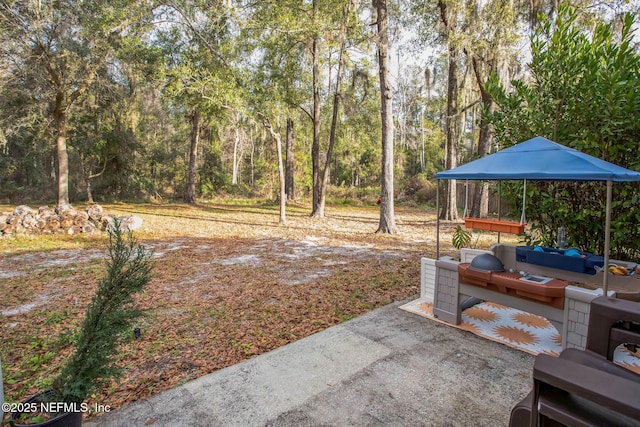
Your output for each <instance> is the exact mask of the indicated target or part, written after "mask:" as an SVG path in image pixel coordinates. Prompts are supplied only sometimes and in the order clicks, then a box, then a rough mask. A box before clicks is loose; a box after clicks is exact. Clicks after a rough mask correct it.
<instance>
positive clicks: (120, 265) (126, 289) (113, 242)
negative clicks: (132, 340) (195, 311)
mask: <svg viewBox="0 0 640 427" xmlns="http://www.w3.org/2000/svg"><path fill="white" fill-rule="evenodd" d="M108 232H109V246H108V259H107V261H106V268H107V269H106V270H107V271H106V274H105V275H104V277H103V278H102V279H101V280H100V281H99V283H98V289H97V290H96V293H95V294H94V296H93V298H92V300H91V303H90V305H89V308H88V309H87V312H86V316H85V319H84V322H83V323H82V326H81V328H80V331H79V334H78V338H77V342H76V345H75V352H74V353H73V354H72V355H71V357H70V358H69V359H68V360H67V361H66V362H65V363H64V365H63V367H62V369H61V371H60V374H59V375H58V377H57V378H56V379H55V380H54V382H53V387H52V390H53V396H54V401H55V400H56V399H58V400H59V401H64V402H69V403H74V402H75V403H81V402H82V401H83V400H84V399H85V398H86V397H87V396H89V395H90V394H91V393H92V392H93V391H94V390H96V389H97V388H98V387H99V386H100V385H101V384H102V383H104V382H105V381H107V380H109V379H110V378H114V377H117V376H118V375H119V374H120V370H119V368H118V367H117V366H116V364H115V361H116V357H115V356H116V353H117V350H118V345H119V344H120V343H121V342H122V341H123V339H124V338H125V332H129V331H130V330H131V327H132V325H133V322H134V321H135V320H136V319H137V318H139V317H140V316H141V314H142V312H141V311H140V309H139V308H138V307H137V306H136V303H135V300H134V295H135V294H136V293H138V292H140V291H141V290H142V289H143V288H144V287H145V286H146V285H147V284H148V283H149V281H150V280H151V272H152V268H153V265H152V252H151V251H149V250H147V249H146V248H144V246H142V245H140V244H138V243H137V242H136V240H135V239H134V238H133V234H132V233H131V231H128V232H126V233H125V232H124V231H123V230H122V228H121V225H120V223H119V222H118V221H115V222H114V225H113V227H112V228H110V229H109V231H108Z"/></svg>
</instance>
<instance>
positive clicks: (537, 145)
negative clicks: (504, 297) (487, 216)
mask: <svg viewBox="0 0 640 427" xmlns="http://www.w3.org/2000/svg"><path fill="white" fill-rule="evenodd" d="M436 178H437V179H465V180H476V181H480V180H498V181H504V180H525V181H526V180H533V181H606V182H607V200H606V216H605V243H604V254H603V255H604V265H605V267H606V266H607V265H608V264H609V251H610V245H611V241H610V230H611V198H612V188H613V182H623V181H640V172H636V171H633V170H630V169H626V168H623V167H621V166H617V165H614V164H613V163H609V162H606V161H604V160H602V159H598V158H596V157H593V156H590V155H588V154H585V153H582V152H580V151H578V150H574V149H573V148H569V147H566V146H564V145H561V144H558V143H556V142H553V141H550V140H548V139H546V138H543V137H540V136H538V137H535V138H532V139H529V140H527V141H524V142H521V143H520V144H517V145H514V146H512V147H509V148H506V149H504V150H500V151H498V152H496V153H494V154H491V155H488V156H486V157H483V158H481V159H478V160H474V161H473V162H469V163H466V164H464V165H462V166H459V167H457V168H454V169H450V170H448V171H443V172H438V173H437V174H436ZM437 187H438V188H439V185H438V186H437ZM436 214H437V218H438V219H437V229H438V230H437V233H438V236H437V243H436V258H439V256H440V207H439V194H438V196H437V199H436ZM607 276H608V274H607V272H606V271H605V274H604V276H603V292H604V295H606V294H607V291H608V279H607Z"/></svg>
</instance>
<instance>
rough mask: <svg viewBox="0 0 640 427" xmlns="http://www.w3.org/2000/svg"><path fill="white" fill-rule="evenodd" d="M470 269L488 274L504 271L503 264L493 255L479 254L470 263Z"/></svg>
mask: <svg viewBox="0 0 640 427" xmlns="http://www.w3.org/2000/svg"><path fill="white" fill-rule="evenodd" d="M470 267H471V268H473V269H474V270H480V271H490V272H495V273H498V272H502V271H504V264H502V261H500V260H499V259H498V257H496V256H495V255H492V254H480V255H478V256H476V257H475V258H474V259H473V260H472V261H471V265H470Z"/></svg>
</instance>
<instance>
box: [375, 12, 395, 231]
mask: <svg viewBox="0 0 640 427" xmlns="http://www.w3.org/2000/svg"><path fill="white" fill-rule="evenodd" d="M373 11H374V18H375V22H376V24H377V29H378V37H377V38H376V44H377V46H378V68H379V73H380V100H381V109H380V111H381V112H380V115H381V118H382V174H381V175H382V176H381V196H380V223H379V225H378V230H377V231H376V233H389V234H395V233H397V232H398V228H397V227H396V220H395V212H394V200H393V190H394V186H393V104H392V94H391V81H390V75H389V16H388V14H387V2H386V0H373Z"/></svg>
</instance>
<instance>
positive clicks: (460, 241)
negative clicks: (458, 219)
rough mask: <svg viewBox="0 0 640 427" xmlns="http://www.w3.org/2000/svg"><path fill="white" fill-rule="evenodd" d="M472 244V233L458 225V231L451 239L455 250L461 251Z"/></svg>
mask: <svg viewBox="0 0 640 427" xmlns="http://www.w3.org/2000/svg"><path fill="white" fill-rule="evenodd" d="M470 243H471V232H470V231H468V230H465V229H464V228H462V227H461V226H459V225H458V226H457V227H456V230H455V231H454V232H453V236H452V237H451V244H452V245H453V247H454V248H456V249H458V250H460V248H464V247H465V246H469V244H470Z"/></svg>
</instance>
